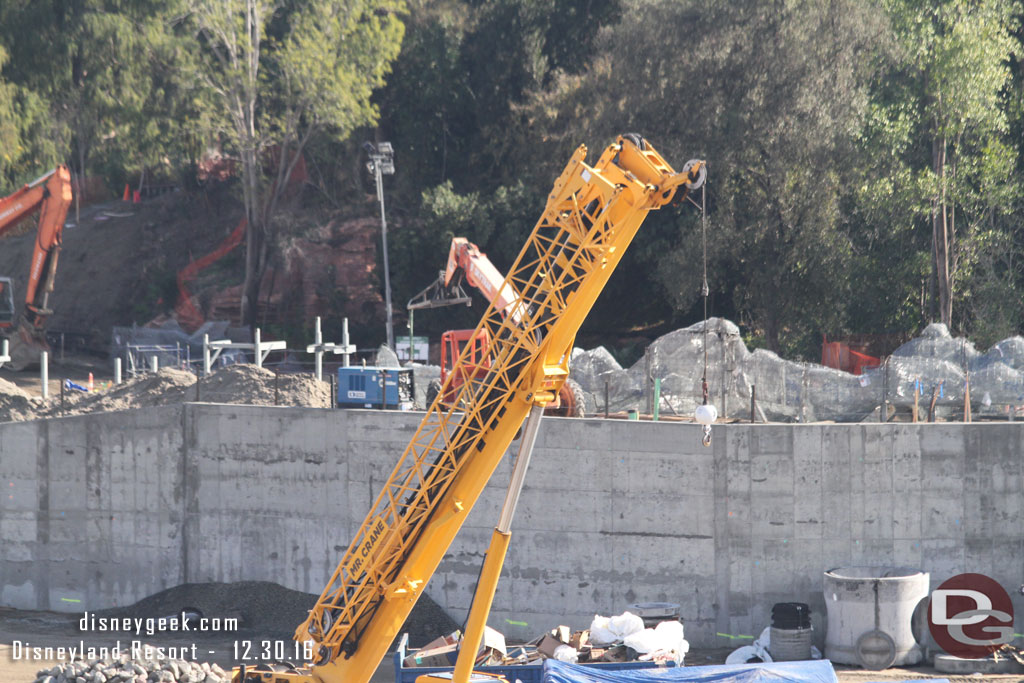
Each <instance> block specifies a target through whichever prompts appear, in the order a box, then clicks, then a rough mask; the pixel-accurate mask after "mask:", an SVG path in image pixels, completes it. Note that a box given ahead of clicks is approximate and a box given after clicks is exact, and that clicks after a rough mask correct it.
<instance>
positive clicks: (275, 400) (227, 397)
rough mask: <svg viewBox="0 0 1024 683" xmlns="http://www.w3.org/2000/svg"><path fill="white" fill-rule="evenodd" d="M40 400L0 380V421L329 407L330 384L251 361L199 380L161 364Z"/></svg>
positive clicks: (225, 368)
mask: <svg viewBox="0 0 1024 683" xmlns="http://www.w3.org/2000/svg"><path fill="white" fill-rule="evenodd" d="M63 393H64V396H63V399H62V398H61V396H60V395H57V396H51V397H50V399H49V400H48V401H46V402H43V401H40V400H38V399H33V398H31V397H29V396H28V395H27V394H26V393H25V392H23V391H22V390H21V389H19V388H18V387H17V386H16V385H14V384H11V383H10V382H7V381H5V380H0V422H18V421H22V420H33V419H40V418H47V417H61V416H64V415H83V414H85V413H100V412H113V411H119V410H134V409H136V408H149V407H152V406H164V405H173V404H178V403H186V402H203V403H235V404H242V405H256V406H274V405H278V406H295V407H302V408H330V407H331V385H330V384H328V383H327V382H321V381H318V380H317V379H316V378H315V377H313V376H312V375H308V374H288V373H282V374H276V373H274V372H273V371H271V370H268V369H266V368H258V367H256V366H255V365H243V364H239V365H229V366H227V367H224V368H221V369H219V370H217V371H216V372H214V373H213V374H211V375H210V376H209V377H205V378H203V379H202V380H200V381H199V386H198V387H197V386H196V377H195V375H193V374H192V373H190V372H187V371H185V370H178V369H175V368H164V369H162V370H160V371H159V372H157V373H155V374H145V375H141V376H139V377H135V378H133V379H130V380H128V381H126V382H124V383H122V384H120V385H117V386H113V387H111V388H110V389H108V390H106V391H95V392H82V391H79V390H77V389H73V388H69V389H65V391H64V392H63Z"/></svg>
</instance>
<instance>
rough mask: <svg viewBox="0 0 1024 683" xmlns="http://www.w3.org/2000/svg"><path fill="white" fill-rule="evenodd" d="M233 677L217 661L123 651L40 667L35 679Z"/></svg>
mask: <svg viewBox="0 0 1024 683" xmlns="http://www.w3.org/2000/svg"><path fill="white" fill-rule="evenodd" d="M154 650H155V648H154ZM230 678H231V673H230V672H226V671H224V669H222V668H220V666H218V665H217V664H208V663H206V662H203V663H201V664H200V663H199V662H187V661H185V660H183V659H166V658H153V659H142V658H136V659H130V658H129V657H128V656H127V655H122V656H121V657H118V658H116V659H111V658H108V659H95V660H90V661H88V662H83V661H80V660H79V661H74V662H66V663H63V664H57V665H55V666H53V667H52V668H50V669H42V670H40V671H39V672H38V673H37V674H36V680H35V683H76V682H77V681H93V682H98V681H103V683H122V682H123V683H148V682H150V681H155V682H156V681H158V682H160V683H227V682H228V681H229V680H230Z"/></svg>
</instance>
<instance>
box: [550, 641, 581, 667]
mask: <svg viewBox="0 0 1024 683" xmlns="http://www.w3.org/2000/svg"><path fill="white" fill-rule="evenodd" d="M552 656H553V657H554V658H555V659H557V660H558V661H560V662H569V663H570V664H576V663H577V662H579V661H580V653H579V652H577V651H576V648H574V647H572V646H570V645H559V646H558V647H556V648H555V651H554V653H553V655H552Z"/></svg>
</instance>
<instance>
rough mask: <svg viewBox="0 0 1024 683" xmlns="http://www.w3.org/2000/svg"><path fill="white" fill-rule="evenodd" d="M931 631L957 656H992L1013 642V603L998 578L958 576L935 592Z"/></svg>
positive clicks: (974, 575)
mask: <svg viewBox="0 0 1024 683" xmlns="http://www.w3.org/2000/svg"><path fill="white" fill-rule="evenodd" d="M928 630H929V631H931V634H932V637H933V638H935V642H936V643H938V645H939V647H941V648H942V649H943V650H945V651H946V652H948V653H949V654H951V655H953V656H954V657H960V658H962V659H980V658H984V657H988V656H989V655H990V654H992V653H993V652H995V651H996V650H998V649H999V648H1000V647H1002V646H1003V644H1004V643H1009V642H1011V641H1013V603H1012V602H1011V600H1010V595H1009V594H1008V593H1007V592H1006V590H1004V589H1003V587H1002V586H1000V585H999V584H998V583H996V581H995V580H994V579H991V578H989V577H987V576H985V575H984V574H958V575H957V576H954V577H953V578H951V579H949V580H948V581H944V582H943V583H942V585H941V586H939V587H938V588H937V589H936V590H934V591H932V595H931V600H930V601H929V603H928Z"/></svg>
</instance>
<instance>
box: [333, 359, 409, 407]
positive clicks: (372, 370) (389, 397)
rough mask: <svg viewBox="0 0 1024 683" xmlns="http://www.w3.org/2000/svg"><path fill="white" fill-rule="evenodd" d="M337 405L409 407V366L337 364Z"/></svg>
mask: <svg viewBox="0 0 1024 683" xmlns="http://www.w3.org/2000/svg"><path fill="white" fill-rule="evenodd" d="M336 399H337V401H338V406H339V407H341V408H390V409H392V410H395V409H401V410H410V409H412V403H413V380H412V370H411V369H408V368H377V367H360V366H356V367H348V368H338V395H337V397H336Z"/></svg>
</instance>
